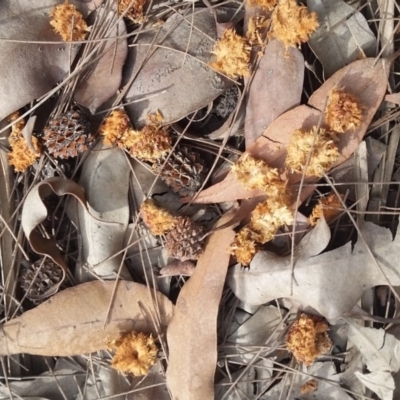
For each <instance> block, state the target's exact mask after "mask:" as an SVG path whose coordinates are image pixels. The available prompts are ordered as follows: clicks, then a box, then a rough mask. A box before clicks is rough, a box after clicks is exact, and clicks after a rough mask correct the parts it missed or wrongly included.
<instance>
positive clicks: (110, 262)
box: [68, 142, 131, 282]
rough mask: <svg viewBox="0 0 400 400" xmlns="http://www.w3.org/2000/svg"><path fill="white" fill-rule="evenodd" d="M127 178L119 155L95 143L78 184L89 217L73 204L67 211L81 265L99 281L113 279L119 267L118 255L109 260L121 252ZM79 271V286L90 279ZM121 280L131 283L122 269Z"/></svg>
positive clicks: (126, 222)
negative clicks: (78, 245)
mask: <svg viewBox="0 0 400 400" xmlns="http://www.w3.org/2000/svg"><path fill="white" fill-rule="evenodd" d="M129 174H130V169H129V166H128V163H127V161H126V158H125V156H124V154H123V152H122V151H121V150H120V149H118V148H114V149H110V148H107V147H106V146H104V145H103V143H102V142H99V144H98V145H97V146H96V147H95V148H94V149H93V151H92V152H91V153H90V154H89V156H88V157H87V158H86V160H85V162H84V164H83V167H82V173H81V178H80V180H79V184H80V185H81V186H82V188H83V189H84V190H85V195H86V198H87V200H88V203H89V204H90V206H89V210H90V213H88V212H85V210H84V209H83V208H82V207H77V202H74V203H72V204H70V207H69V209H68V211H69V215H70V218H71V219H72V220H73V221H74V222H75V224H76V226H77V228H78V230H79V232H80V235H81V237H82V255H81V258H82V263H83V264H84V266H85V267H86V268H89V269H90V270H91V271H92V272H94V273H95V274H96V275H98V276H100V277H101V278H103V279H115V278H116V276H117V272H118V271H119V269H120V266H121V263H122V255H123V254H122V253H120V254H118V255H117V256H115V257H113V256H114V255H115V254H117V253H118V252H120V251H121V250H122V248H123V243H124V237H125V233H126V231H127V228H128V221H129V204H128V188H129ZM93 217H95V218H93ZM82 267H83V266H82V265H80V268H77V271H76V276H77V279H78V280H79V281H80V282H85V281H87V280H91V279H93V278H94V276H93V275H92V274H90V273H88V272H87V271H86V270H85V269H84V268H82ZM121 277H122V278H124V279H128V280H130V279H131V278H130V275H129V273H128V271H127V269H126V267H125V266H123V268H122V271H121Z"/></svg>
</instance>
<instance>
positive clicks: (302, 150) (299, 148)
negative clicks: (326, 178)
mask: <svg viewBox="0 0 400 400" xmlns="http://www.w3.org/2000/svg"><path fill="white" fill-rule="evenodd" d="M310 152H312V153H311V158H310V162H309V164H308V166H307V171H305V174H306V176H318V177H322V176H323V173H324V172H325V171H328V170H329V168H330V167H331V166H332V165H333V164H334V163H335V162H336V161H337V159H338V158H339V150H338V147H337V146H336V144H335V142H334V141H333V138H332V135H331V134H329V132H327V131H326V130H325V129H323V128H320V129H319V131H318V132H317V128H316V127H313V129H312V130H311V131H308V132H307V131H303V130H300V129H296V130H295V132H294V133H293V135H292V136H291V138H290V143H289V145H288V147H287V155H286V161H285V163H286V167H287V168H288V169H289V170H290V171H291V172H294V173H299V174H302V173H304V169H305V166H306V163H307V159H308V156H309V154H310Z"/></svg>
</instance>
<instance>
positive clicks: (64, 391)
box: [0, 358, 85, 400]
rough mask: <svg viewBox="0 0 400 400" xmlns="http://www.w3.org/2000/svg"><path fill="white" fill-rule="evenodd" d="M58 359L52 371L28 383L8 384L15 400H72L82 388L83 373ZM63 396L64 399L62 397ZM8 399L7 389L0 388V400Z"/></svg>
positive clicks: (76, 367) (83, 381) (62, 359)
mask: <svg viewBox="0 0 400 400" xmlns="http://www.w3.org/2000/svg"><path fill="white" fill-rule="evenodd" d="M65 361H66V359H64V358H60V359H59V360H57V363H56V365H55V367H54V369H53V370H52V372H45V373H43V374H41V375H39V376H38V377H37V378H35V379H32V380H29V381H15V382H8V384H9V386H10V389H11V393H12V394H13V396H14V398H15V399H20V398H21V397H22V398H23V399H29V400H33V399H45V400H59V399H62V398H66V399H68V400H70V399H71V400H73V399H75V397H76V396H77V395H78V394H79V392H81V391H82V390H83V388H84V384H85V371H84V370H83V369H82V368H80V367H78V366H77V365H74V364H72V363H68V362H65ZM63 395H64V396H65V397H63ZM17 396H20V397H17ZM6 399H7V400H8V399H10V392H9V390H8V389H7V387H3V386H2V387H0V400H6Z"/></svg>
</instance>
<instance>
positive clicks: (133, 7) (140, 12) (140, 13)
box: [118, 0, 147, 24]
mask: <svg viewBox="0 0 400 400" xmlns="http://www.w3.org/2000/svg"><path fill="white" fill-rule="evenodd" d="M146 3H147V0H118V14H119V15H122V14H124V13H125V14H124V16H125V17H126V18H128V19H130V20H131V21H132V22H134V23H136V24H140V23H142V22H144V6H145V4H146ZM126 10H127V11H126ZM125 11H126V12H125Z"/></svg>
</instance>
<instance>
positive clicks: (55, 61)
mask: <svg viewBox="0 0 400 400" xmlns="http://www.w3.org/2000/svg"><path fill="white" fill-rule="evenodd" d="M59 3H60V2H59V1H58V0H40V1H38V0H36V1H33V0H19V1H15V0H2V1H1V2H0V15H1V25H0V37H1V38H2V40H1V42H0V53H1V55H2V57H1V63H0V99H1V100H0V120H1V119H3V118H5V117H6V116H7V115H9V114H11V113H12V112H14V111H16V110H18V109H19V108H21V107H23V106H24V105H25V104H27V103H29V102H30V101H32V100H34V99H36V98H38V97H40V96H43V95H44V94H45V93H46V92H48V91H49V90H50V89H52V88H53V87H54V86H55V84H56V83H57V82H59V81H61V80H62V79H63V78H64V77H65V76H66V75H67V73H68V72H69V69H70V62H73V61H74V58H75V56H76V54H77V52H78V50H79V45H78V44H73V45H69V44H67V43H57V44H45V43H43V44H42V43H31V44H30V43H23V42H24V41H25V42H27V41H43V42H61V38H60V36H59V35H58V34H57V33H55V32H54V30H53V28H52V27H51V26H50V17H49V13H50V11H51V9H52V8H53V6H55V5H57V4H59ZM72 3H75V4H76V5H77V7H78V8H79V9H80V10H81V11H82V12H83V13H84V14H85V15H86V14H87V12H88V9H89V8H93V4H92V3H93V2H92V1H91V2H89V4H87V5H86V4H85V3H83V2H81V1H72ZM7 39H13V40H20V41H22V42H9V41H7Z"/></svg>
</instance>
